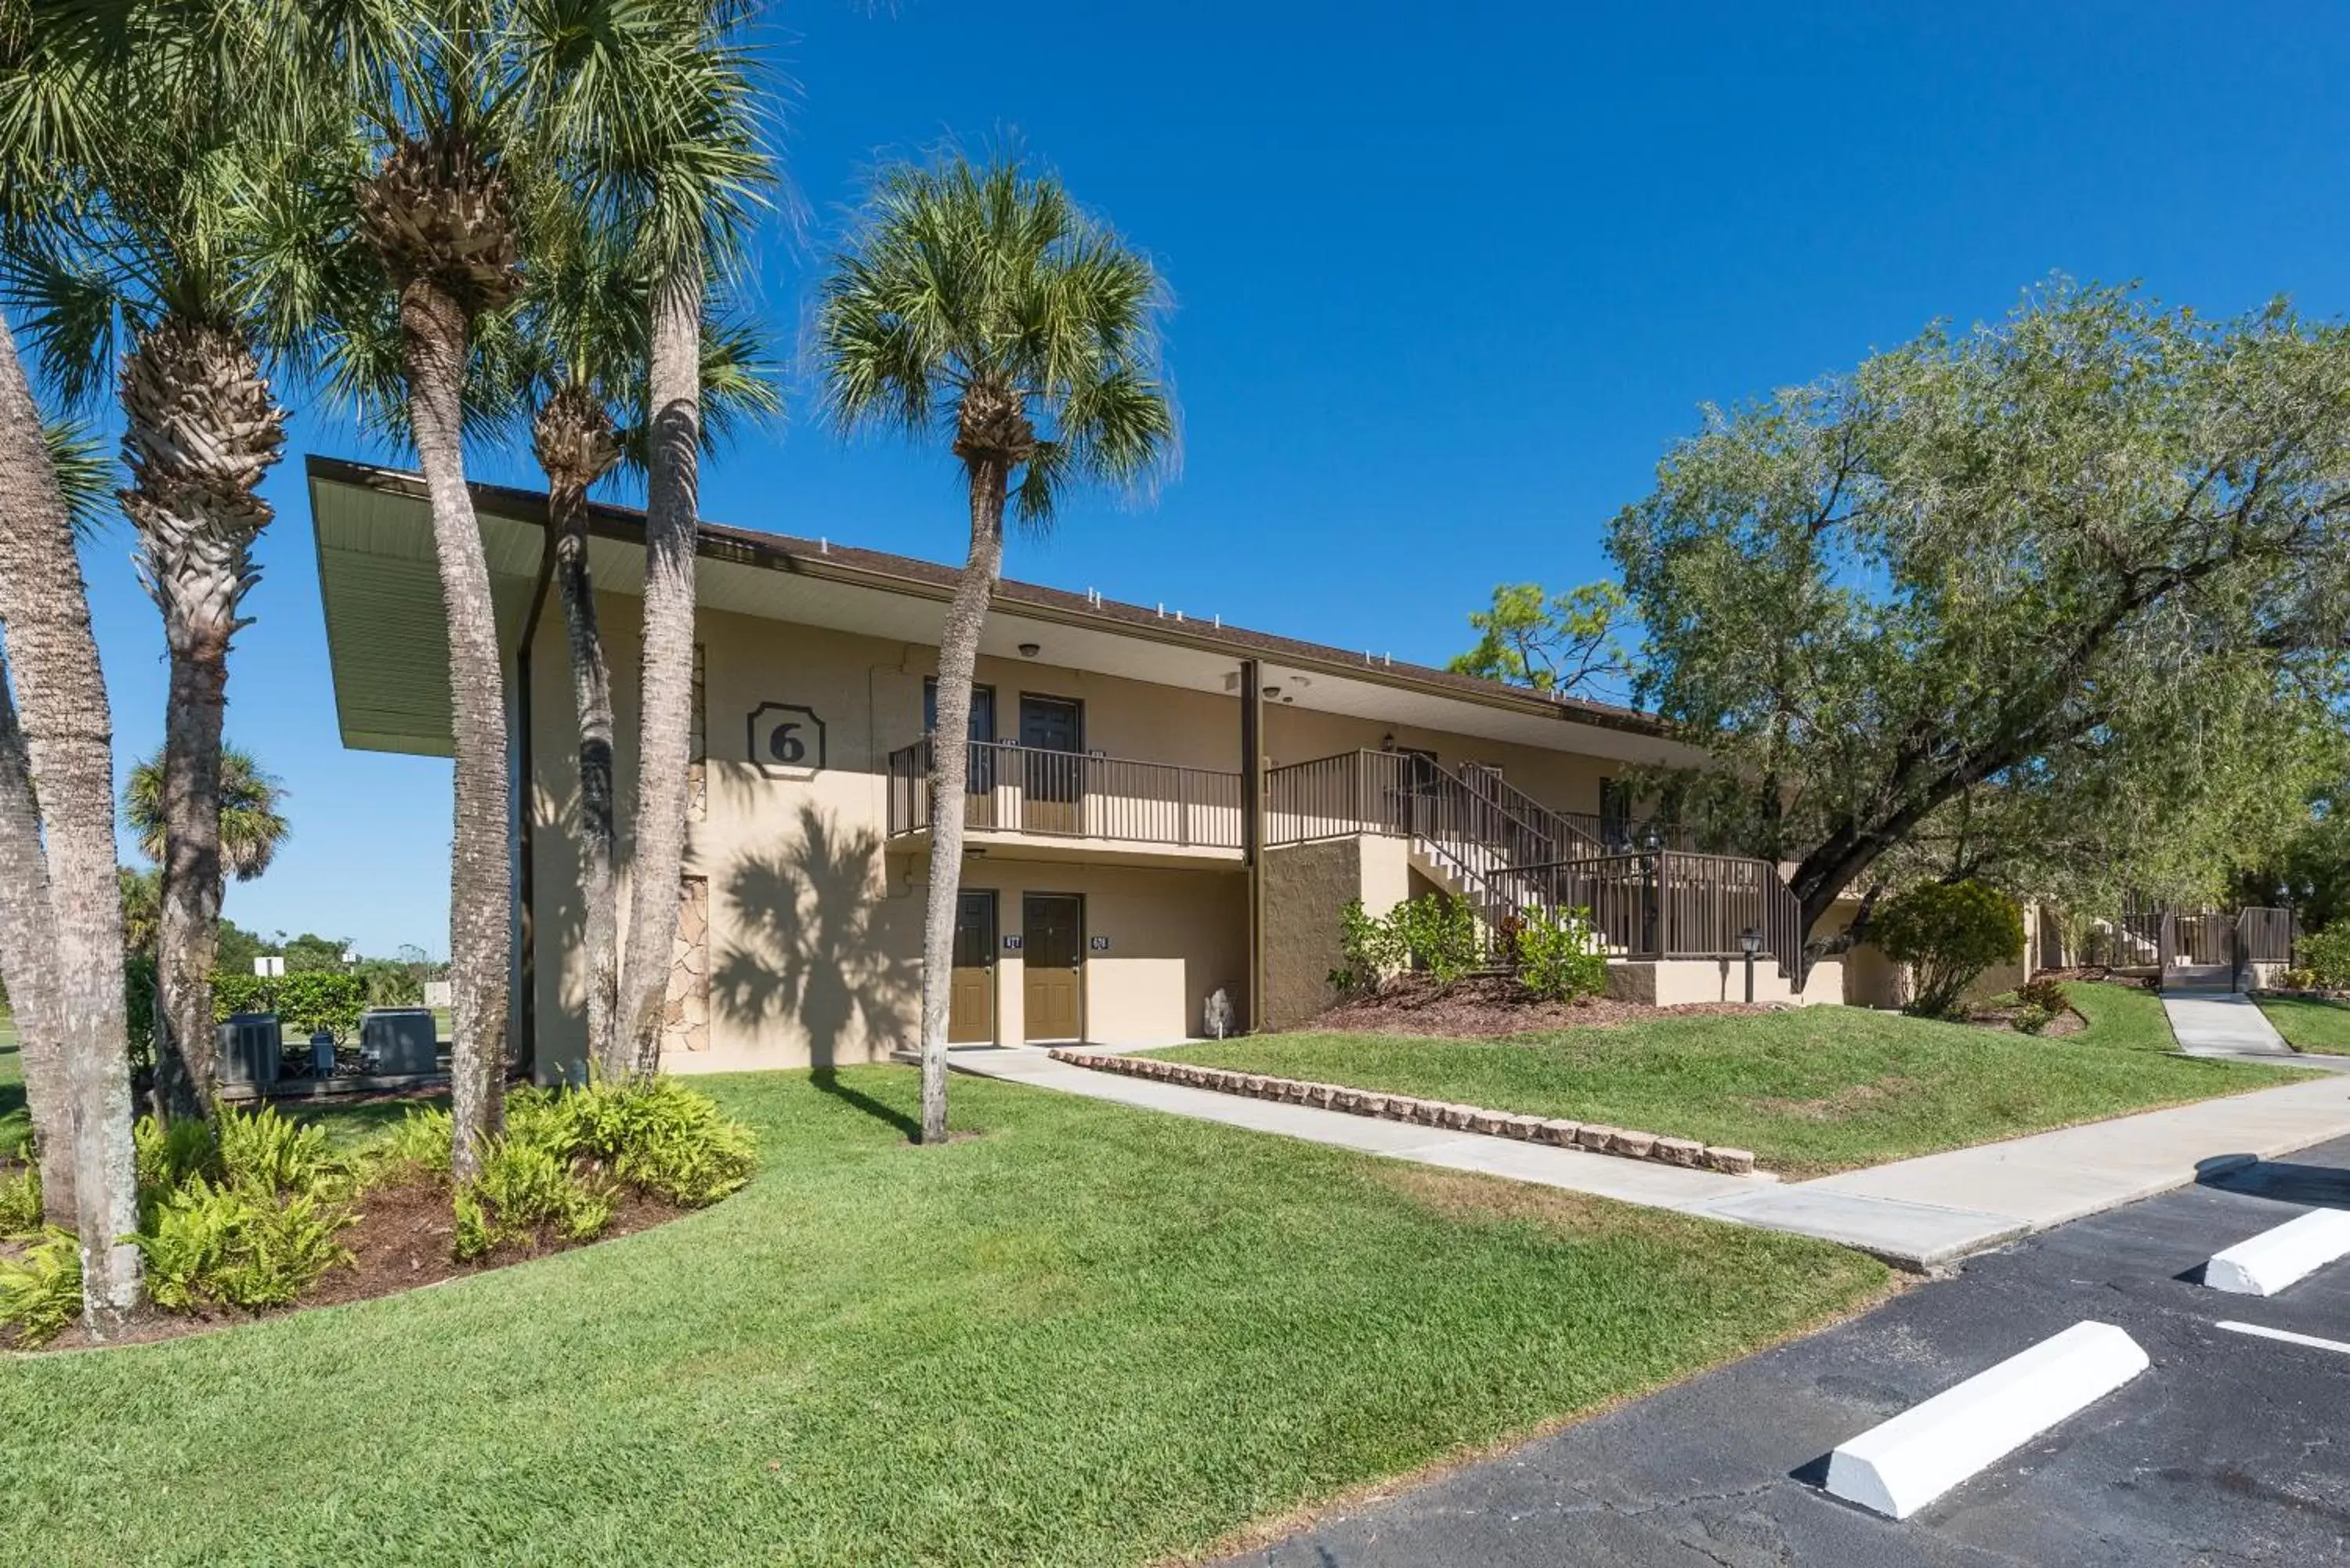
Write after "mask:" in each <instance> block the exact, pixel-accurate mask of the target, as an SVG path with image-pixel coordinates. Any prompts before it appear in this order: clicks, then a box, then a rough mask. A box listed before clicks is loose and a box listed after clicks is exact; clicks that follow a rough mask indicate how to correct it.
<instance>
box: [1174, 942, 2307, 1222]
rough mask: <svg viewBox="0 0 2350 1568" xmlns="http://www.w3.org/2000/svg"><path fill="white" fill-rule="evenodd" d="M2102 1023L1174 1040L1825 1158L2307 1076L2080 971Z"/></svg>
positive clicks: (1805, 1017) (1471, 1098)
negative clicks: (2219, 1058) (2188, 1036)
mask: <svg viewBox="0 0 2350 1568" xmlns="http://www.w3.org/2000/svg"><path fill="white" fill-rule="evenodd" d="M2072 997H2073V1002H2074V1007H2075V1008H2076V1009H2077V1010H2078V1011H2079V1012H2081V1014H2082V1015H2083V1016H2084V1017H2085V1019H2086V1020H2087V1021H2088V1024H2089V1026H2088V1027H2087V1028H2086V1029H2084V1030H2082V1031H2080V1032H2078V1033H2074V1034H2070V1035H2065V1036H2061V1037H2054V1038H2050V1037H2035V1036H2033V1035H2027V1034H2014V1033H2002V1032H1997V1031H1992V1030H1988V1029H1981V1028H1976V1027H1971V1026H1970V1025H1966V1024H1960V1023H1934V1022H1930V1021H1928V1020H1924V1019H1917V1018H1908V1017H1904V1016H1902V1015H1901V1014H1899V1013H1892V1012H1867V1011H1864V1010H1862V1009H1858V1008H1843V1007H1821V1008H1807V1009H1803V1010H1800V1011H1794V1012H1772V1013H1765V1014H1763V1015H1760V1016H1755V1015H1751V1014H1750V1015H1722V1014H1714V1015H1709V1016H1701V1017H1692V1018H1684V1019H1671V1018H1668V1019H1660V1020H1658V1021H1657V1022H1654V1023H1636V1024H1626V1025H1621V1026H1618V1027H1615V1028H1606V1029H1569V1030H1563V1031H1557V1032H1554V1033H1536V1034H1525V1035H1519V1036H1514V1037H1513V1038H1511V1039H1509V1040H1503V1041H1467V1040H1428V1039H1410V1038H1396V1037H1392V1036H1385V1035H1364V1034H1286V1035H1271V1036H1264V1037H1260V1038H1248V1039H1239V1040H1229V1041H1222V1042H1220V1043H1217V1044H1203V1045H1195V1046H1186V1047H1183V1048H1181V1049H1180V1050H1174V1051H1169V1052H1165V1053H1161V1054H1165V1055H1168V1056H1172V1057H1176V1058H1178V1059H1180V1060H1184V1061H1191V1062H1200V1063H1205V1064H1211V1065H1214V1066H1221V1067H1233V1068H1238V1069H1240V1070H1242V1071H1244V1072H1251V1073H1267V1074H1274V1075H1279V1076H1283V1077H1292V1078H1305V1079H1310V1080H1313V1081H1315V1082H1319V1083H1336V1084H1344V1085H1348V1086H1350V1087H1354V1088H1366V1089H1387V1090H1392V1091H1396V1092H1399V1093H1402V1094H1409V1095H1418V1096H1424V1097H1430V1098H1436V1099H1445V1100H1451V1101H1455V1102H1459V1103H1462V1104H1468V1105H1477V1106H1490V1107H1492V1108H1493V1109H1496V1110H1509V1111H1519V1112H1524V1113H1529V1114H1534V1115H1542V1116H1566V1117H1570V1118H1572V1119H1575V1120H1577V1121H1589V1122H1604V1123H1608V1124H1611V1125H1615V1126H1619V1127H1638V1128H1640V1129H1642V1130H1644V1131H1648V1132H1654V1133H1662V1134H1668V1135H1670V1136H1673V1137H1694V1138H1700V1139H1702V1140H1703V1141H1705V1142H1707V1143H1711V1144H1727V1145H1731V1146H1732V1147H1741V1148H1751V1149H1752V1150H1753V1151H1754V1152H1755V1154H1756V1156H1757V1157H1758V1158H1759V1159H1760V1161H1761V1163H1762V1164H1763V1167H1764V1168H1767V1169H1773V1170H1778V1171H1781V1172H1783V1173H1785V1174H1787V1175H1791V1176H1810V1175H1818V1174H1822V1173H1825V1172H1827V1171H1833V1170H1843V1169H1849V1168H1853V1167H1856V1166H1863V1165H1875V1164H1877V1163H1880V1162H1882V1161H1885V1160H1888V1159H1899V1158H1907V1157H1908V1156H1911V1155H1919V1154H1929V1153H1932V1152H1934V1151H1935V1150H1938V1149H1946V1148H1957V1147H1963V1146H1965V1145H1968V1144H1975V1143H1983V1142H1987V1141H1990V1140H1991V1139H1995V1138H2004V1137H2015V1136H2017V1135H2018V1134H2022V1133H2028V1132H2037V1131H2041V1130H2043V1129H2044V1128H2048V1127H2062V1126H2065V1125H2067V1124H2069V1123H2074V1122H2080V1121H2088V1120H2094V1119H2096V1118H2100V1117H2104V1116H2116V1115H2119V1114H2121V1113H2123V1112H2126V1111H2132V1110H2139V1109H2144V1108H2146V1107H2148V1106H2160V1105H2168V1104H2173V1103H2176V1102H2178V1101H2182V1100H2194V1099H2202V1098H2205V1097H2208V1096H2213V1095H2227V1094H2234V1093H2238V1092H2240V1091H2242V1090H2246V1089H2256V1088H2262V1087H2266V1086H2269V1085H2273V1084H2278V1083H2282V1082H2285V1081H2288V1080H2289V1079H2290V1078H2292V1077H2293V1076H2296V1075H2294V1074H2292V1073H2288V1072H2278V1071H2275V1070H2272V1069H2270V1068H2265V1067H2262V1066H2258V1065H2253V1064H2241V1063H2233V1062H2209V1061H2196V1060H2190V1059H2188V1058H2185V1057H2180V1056H2175V1055H2171V1054H2168V1053H2169V1052H2171V1051H2172V1050H2173V1049H2174V1043H2173V1041H2172V1038H2171V1034H2170V1026H2169V1023H2168V1021H2167V1020H2166V1019H2165V1017H2164V1015H2163V1011H2162V1004H2161V1002H2159V1001H2158V1000H2157V999H2156V998H2155V997H2153V996H2151V995H2149V994H2147V992H2141V991H2136V990H2132V989H2129V988H2126V987H2123V986H2116V985H2107V984H2078V985H2074V987H2072Z"/></svg>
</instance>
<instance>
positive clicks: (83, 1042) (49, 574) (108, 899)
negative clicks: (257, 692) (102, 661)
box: [0, 327, 142, 1337]
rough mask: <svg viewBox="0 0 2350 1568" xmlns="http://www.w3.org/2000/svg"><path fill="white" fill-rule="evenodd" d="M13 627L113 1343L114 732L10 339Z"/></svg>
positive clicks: (127, 1214)
mask: <svg viewBox="0 0 2350 1568" xmlns="http://www.w3.org/2000/svg"><path fill="white" fill-rule="evenodd" d="M0 625H5V633H6V638H7V659H8V667H9V671H10V673H11V674H12V675H13V676H14V678H15V680H16V690H17V694H18V696H19V698H20V700H21V701H20V707H21V715H22V718H23V722H24V730H25V741H26V753H27V755H28V756H29V757H30V759H31V762H32V766H33V780H34V784H35V788H36V794H37V798H38V800H39V802H40V810H41V820H42V826H43V842H44V845H45V846H46V848H47V852H48V862H49V913H50V916H51V919H50V925H49V938H50V941H51V943H52V945H53V947H54V950H55V951H56V954H57V981H58V983H57V1014H58V1020H59V1025H60V1027H59V1029H58V1035H57V1038H58V1042H59V1045H60V1047H61V1049H62V1050H63V1052H64V1054H65V1064H66V1091H67V1097H68V1104H69V1105H70V1106H71V1109H72V1116H73V1127H74V1210H75V1219H76V1226H75V1228H76V1230H77V1231H79V1233H80V1236H81V1265H82V1276H81V1279H82V1322H83V1324H84V1326H85V1327H86V1328H87V1329H88V1331H89V1333H90V1334H92V1335H93V1336H97V1337H105V1336H109V1335H111V1334H113V1333H114V1332H115V1331H116V1330H118V1329H119V1328H120V1327H121V1326H122V1325H123V1324H125V1323H127V1322H128V1321H129V1320H130V1318H131V1317H132V1316H133V1315H134V1314H136V1313H137V1311H138V1309H139V1301H140V1283H141V1278H142V1270H141V1267H140V1255H139V1249H138V1248H136V1247H134V1246H132V1245H130V1243H129V1242H128V1241H124V1240H123V1238H125V1237H127V1236H129V1235H130V1234H131V1233H132V1232H133V1231H136V1230H137V1229H138V1228H139V1206H138V1191H137V1180H136V1177H135V1175H134V1170H133V1159H132V1155H131V1145H130V1057H129V1055H128V1054H127V1052H126V1050H125V1048H124V1047H125V1036H126V1035H127V1033H128V1028H127V1025H126V1023H125V1021H124V1017H123V998H122V893H121V889H120V887H119V886H118V885H117V883H116V878H115V870H116V867H115V858H114V749H113V746H114V729H113V721H112V716H111V713H110V711H109V708H108V705H107V700H106V680H105V677H104V675H103V674H101V673H100V671H99V661H98V639H96V638H95V637H94V636H93V635H92V634H91V632H90V624H89V597H88V592H87V591H86V589H85V588H84V587H83V584H82V576H81V563H80V561H79V560H78V559H77V558H76V556H75V555H74V541H73V530H72V527H71V526H70V524H68V520H67V517H66V510H65V504H64V502H63V499H62V498H61V497H60V496H59V494H58V493H57V475H56V473H55V472H54V471H53V470H52V469H51V468H50V466H49V457H48V452H47V448H46V446H45V445H44V444H43V442H42V440H41V421H40V410H39V409H38V408H37V407H36V405H35V403H34V401H33V393H32V389H31V387H30V386H28V385H27V384H26V380H25V372H24V368H23V366H22V365H21V364H19V363H18V361H17V358H16V340H15V338H14V337H12V336H10V334H9V333H8V332H7V330H6V328H5V327H0Z"/></svg>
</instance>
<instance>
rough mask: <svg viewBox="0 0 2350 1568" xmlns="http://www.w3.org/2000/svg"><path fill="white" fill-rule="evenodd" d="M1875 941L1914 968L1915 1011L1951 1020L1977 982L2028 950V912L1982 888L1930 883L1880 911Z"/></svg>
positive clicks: (1874, 922)
mask: <svg viewBox="0 0 2350 1568" xmlns="http://www.w3.org/2000/svg"><path fill="white" fill-rule="evenodd" d="M1869 940H1872V941H1874V942H1875V943H1876V944H1877V946H1878V947H1880V948H1882V949H1884V950H1885V953H1886V956H1887V957H1888V958H1891V959H1892V960H1894V961H1896V962H1898V963H1906V964H1908V965H1910V966H1911V967H1912V968H1914V969H1915V970H1916V971H1917V977H1918V990H1917V994H1916V997H1915V999H1914V1000H1913V1001H1912V1002H1910V1004H1909V1011H1910V1012H1915V1013H1918V1014H1921V1015H1923V1016H1925V1017H1929V1018H1939V1017H1944V1016H1947V1015H1948V1014H1949V1013H1950V1012H1951V1010H1952V1009H1954V1008H1955V1007H1957V1005H1958V1002H1959V997H1960V993H1961V992H1964V991H1965V990H1966V989H1967V987H1968V986H1969V985H1970V984H1972V983H1973V982H1974V980H1975V977H1976V976H1977V975H1980V974H1981V973H1982V971H1985V970H1987V969H1989V968H1990V967H1991V965H1993V964H1995V963H1998V962H2000V961H2002V960H2003V959H2009V958H2012V957H2013V956H2014V955H2015V954H2016V953H2017V952H2019V951H2020V950H2022V947H2023V911H2022V909H2019V908H2018V907H2017V906H2016V902H2015V900H2014V899H2012V898H2009V897H2008V896H2007V895H2006V894H2004V893H2002V892H2001V891H2000V890H1999V889H1997V888H1991V887H1987V886H1986V885H1984V884H1983V883H1981V882H1924V883H1920V884H1919V885H1918V886H1917V887H1915V888H1910V889H1909V890H1908V892H1906V893H1902V894H1899V895H1898V896H1897V897H1895V898H1893V899H1891V900H1890V901H1889V902H1887V904H1886V905H1885V906H1884V907H1883V908H1882V909H1878V910H1877V915H1876V918H1875V919H1874V920H1872V921H1871V923H1870V926H1869Z"/></svg>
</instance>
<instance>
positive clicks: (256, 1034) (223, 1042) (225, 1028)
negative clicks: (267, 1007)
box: [214, 1012, 285, 1085]
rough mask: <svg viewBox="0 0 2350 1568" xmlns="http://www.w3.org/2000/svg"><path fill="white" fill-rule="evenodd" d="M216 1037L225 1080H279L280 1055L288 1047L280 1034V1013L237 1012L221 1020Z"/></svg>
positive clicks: (250, 1081) (265, 1082) (237, 1082)
mask: <svg viewBox="0 0 2350 1568" xmlns="http://www.w3.org/2000/svg"><path fill="white" fill-rule="evenodd" d="M214 1039H215V1040H216V1041H217V1042H218V1043H219V1048H220V1068H219V1072H220V1079H221V1082H222V1083H224V1084H253V1085H269V1084H274V1083H276V1082H277V1075H278V1067H279V1058H280V1057H281V1056H282V1055H283V1054H284V1050H285V1043H284V1041H283V1040H282V1039H280V1037H279V1035H278V1033H277V1014H276V1013H274V1012H239V1013H236V1014H234V1015H233V1016H231V1017H228V1018H226V1019H224V1020H222V1022H221V1023H220V1025H219V1029H218V1032H217V1033H216V1034H215V1035H214Z"/></svg>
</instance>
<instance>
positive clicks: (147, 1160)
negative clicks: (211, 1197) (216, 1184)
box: [130, 1116, 221, 1213]
mask: <svg viewBox="0 0 2350 1568" xmlns="http://www.w3.org/2000/svg"><path fill="white" fill-rule="evenodd" d="M130 1145H131V1149H132V1151H133V1155H134V1165H135V1171H136V1176H137V1180H138V1184H139V1208H140V1212H141V1213H144V1212H146V1211H147V1210H149V1209H150V1208H151V1207H152V1206H153V1205H155V1204H157V1203H161V1201H162V1200H163V1199H166V1198H168V1197H170V1196H171V1195H172V1192H174V1191H175V1190H177V1189H178V1188H179V1186H180V1184H181V1183H182V1182H183V1181H186V1180H188V1179H190V1178H192V1177H197V1176H203V1177H215V1178H216V1177H218V1176H219V1175H220V1174H221V1162H220V1145H219V1143H218V1142H217V1141H215V1139H214V1138H213V1124H212V1123H210V1122H202V1121H176V1122H172V1124H170V1125H169V1126H168V1127H167V1126H165V1125H164V1124H163V1123H161V1122H159V1121H157V1120H156V1119H155V1118H154V1117H153V1116H140V1118H139V1120H138V1122H137V1123H136V1124H135V1125H134V1126H133V1127H131V1129H130Z"/></svg>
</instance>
